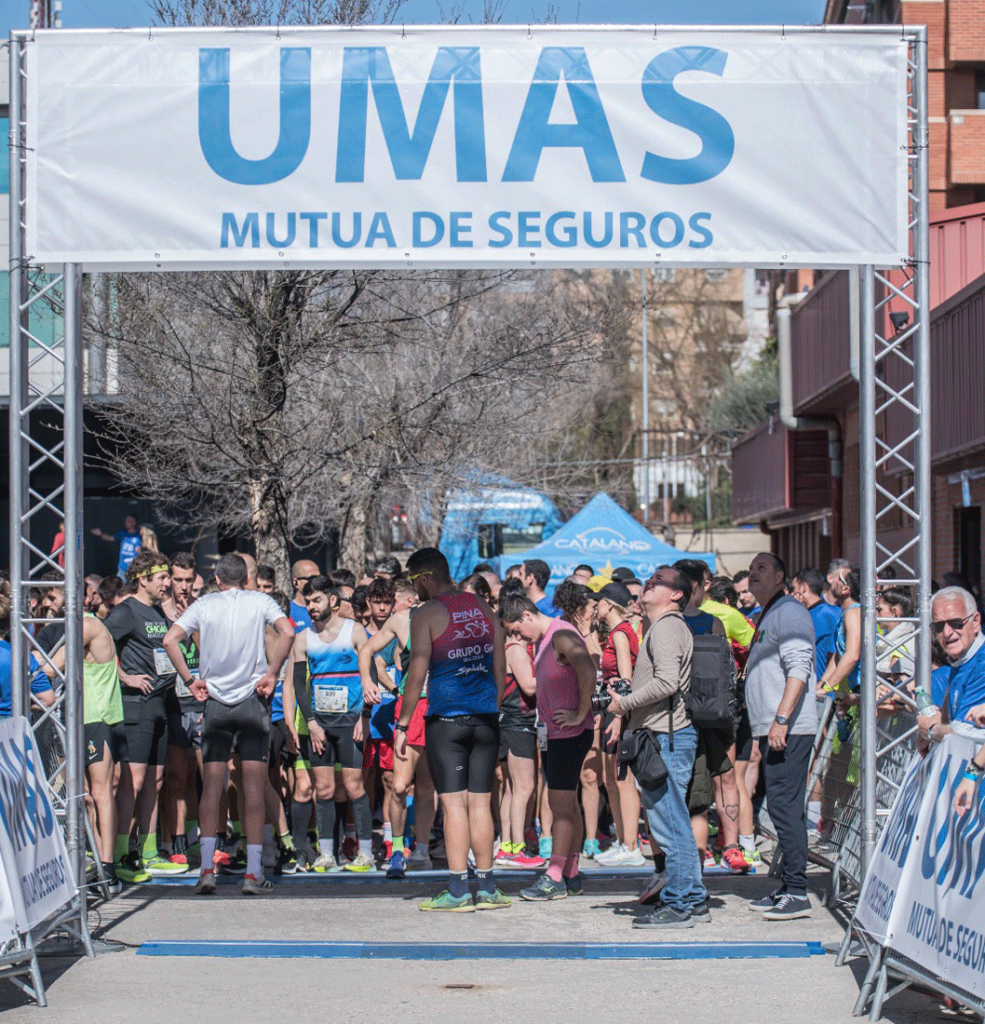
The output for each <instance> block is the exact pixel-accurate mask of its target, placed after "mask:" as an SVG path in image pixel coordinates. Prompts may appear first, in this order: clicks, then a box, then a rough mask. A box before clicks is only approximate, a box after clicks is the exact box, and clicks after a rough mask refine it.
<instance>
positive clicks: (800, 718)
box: [746, 552, 817, 921]
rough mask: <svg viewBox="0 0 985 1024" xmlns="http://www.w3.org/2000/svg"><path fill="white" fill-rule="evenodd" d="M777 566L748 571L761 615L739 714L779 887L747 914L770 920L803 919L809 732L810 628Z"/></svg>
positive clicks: (762, 564) (767, 558)
mask: <svg viewBox="0 0 985 1024" xmlns="http://www.w3.org/2000/svg"><path fill="white" fill-rule="evenodd" d="M786 574H787V570H786V566H785V565H784V564H783V561H782V560H781V559H779V558H777V556H776V555H772V554H770V553H769V552H762V553H760V554H758V555H756V557H755V558H754V559H753V560H752V564H751V565H750V566H749V589H750V590H751V591H752V592H753V594H755V595H756V598H757V600H758V601H759V604H760V607H761V608H762V609H763V611H762V614H761V615H760V617H759V625H758V627H757V629H756V633H755V635H754V637H753V640H752V644H751V645H750V647H749V660H748V661H747V662H746V707H747V708H748V709H749V724H750V726H751V728H752V735H753V738H754V739H757V740H758V741H759V747H760V750H761V752H762V756H763V761H762V765H763V769H762V770H763V780H764V781H765V783H766V803H767V805H768V807H769V812H770V818H772V820H773V824H774V825H775V826H776V834H777V839H778V842H779V846H780V850H781V852H782V853H783V886H782V888H780V889H778V890H777V891H776V892H774V893H771V894H770V895H769V896H764V897H763V898H762V899H758V900H755V901H754V902H753V903H752V904H750V909H751V910H756V911H763V917H765V918H767V919H769V920H771V921H785V920H789V919H792V918H797V917H808V916H809V915H810V912H811V901H810V899H809V898H808V896H807V815H806V813H805V806H804V798H805V794H806V790H807V772H808V768H809V766H810V758H811V749H812V747H813V744H814V733H815V732H816V731H817V703H816V701H815V699H814V684H815V668H814V624H813V622H812V620H811V616H810V612H808V611H807V609H806V608H804V606H803V605H802V604H801V603H800V602H799V601H797V599H796V598H794V597H792V596H788V595H785V594H784V580H785V578H786Z"/></svg>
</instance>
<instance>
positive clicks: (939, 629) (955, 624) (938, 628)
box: [930, 612, 975, 636]
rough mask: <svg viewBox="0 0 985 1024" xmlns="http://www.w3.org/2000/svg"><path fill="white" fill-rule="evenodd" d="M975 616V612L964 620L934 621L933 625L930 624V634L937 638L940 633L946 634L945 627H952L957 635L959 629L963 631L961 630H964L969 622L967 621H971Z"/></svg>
mask: <svg viewBox="0 0 985 1024" xmlns="http://www.w3.org/2000/svg"><path fill="white" fill-rule="evenodd" d="M974 614H975V613H974V612H972V613H971V615H966V616H965V617H964V618H963V619H935V620H934V621H933V622H932V623H931V624H930V632H931V633H933V634H934V635H935V636H937V635H938V634H940V633H943V632H944V627H945V626H950V627H951V629H953V630H954V632H955V633H957V631H958V630H959V629H961V628H962V627H963V626H964V624H965V623H966V622H967V621H968V620H969V619H970V618H971V617H972V616H973V615H974Z"/></svg>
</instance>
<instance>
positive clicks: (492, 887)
mask: <svg viewBox="0 0 985 1024" xmlns="http://www.w3.org/2000/svg"><path fill="white" fill-rule="evenodd" d="M475 874H476V877H477V878H478V879H479V892H490V893H492V892H495V891H496V883H495V882H494V881H493V873H492V868H486V870H485V871H481V870H480V869H479V868H476V869H475Z"/></svg>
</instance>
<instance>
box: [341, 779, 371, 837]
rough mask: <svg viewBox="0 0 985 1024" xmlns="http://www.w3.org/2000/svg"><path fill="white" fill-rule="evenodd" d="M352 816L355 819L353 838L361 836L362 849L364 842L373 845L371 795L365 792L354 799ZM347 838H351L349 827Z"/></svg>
mask: <svg viewBox="0 0 985 1024" xmlns="http://www.w3.org/2000/svg"><path fill="white" fill-rule="evenodd" d="M352 817H353V818H354V819H355V822H356V824H355V829H354V832H353V838H355V837H356V836H358V837H359V844H360V846H359V848H360V850H361V849H362V844H363V842H368V843H369V844H370V846H371V847H372V843H373V811H372V808H371V807H370V806H369V797H368V796H367V795H366V794H365V793H363V795H362V796H360V797H357V798H356V799H355V800H353V801H352ZM345 837H346V839H348V838H349V829H348V828H346V830H345Z"/></svg>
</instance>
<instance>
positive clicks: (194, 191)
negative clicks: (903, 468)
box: [26, 26, 908, 269]
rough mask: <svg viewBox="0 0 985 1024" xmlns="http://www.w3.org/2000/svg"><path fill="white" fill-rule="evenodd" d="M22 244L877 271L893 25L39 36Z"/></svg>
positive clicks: (885, 237) (889, 204)
mask: <svg viewBox="0 0 985 1024" xmlns="http://www.w3.org/2000/svg"><path fill="white" fill-rule="evenodd" d="M27 38H28V41H27V64H26V66H27V125H28V153H27V173H28V182H27V187H28V203H27V217H28V219H27V228H28V241H27V251H28V253H29V254H30V256H31V258H32V259H33V260H35V261H37V262H41V263H61V262H66V261H68V262H81V263H84V264H87V265H89V266H90V267H92V268H97V269H98V268H107V269H108V268H130V267H132V268H138V269H140V268H142V269H181V268H183V267H189V268H195V267H202V266H204V265H209V266H213V267H216V266H229V267H246V266H250V267H312V266H338V265H351V266H366V267H370V266H372V267H382V266H388V265H390V266H392V265H398V266H431V267H434V266H462V265H466V264H467V265H469V266H473V267H476V266H523V267H530V266H546V267H550V266H577V265H585V266H604V265H613V264H620V263H621V264H626V265H647V264H649V265H651V266H652V265H657V264H660V263H665V264H680V265H687V264H694V265H701V266H724V265H744V266H757V267H759V266H762V267H766V266H777V265H787V266H792V265H804V266H810V267H827V266H832V267H833V266H847V265H854V264H861V263H874V264H877V265H898V264H899V263H900V262H902V261H903V260H904V259H905V257H906V254H907V251H908V249H907V223H906V166H907V136H906V62H907V41H906V40H905V39H904V38H902V37H901V34H900V32H899V29H898V28H893V29H888V28H887V29H871V30H867V29H863V30H847V31H831V30H826V31H823V32H822V31H820V30H816V31H814V30H809V31H804V32H797V31H795V32H790V31H787V32H784V31H782V30H781V29H780V28H779V27H777V28H775V29H763V30H754V31H750V30H742V29H707V28H694V29H690V28H689V29H675V30H663V29H659V28H658V29H654V27H653V26H647V27H645V28H644V27H632V28H624V27H611V26H610V27H600V26H565V27H559V26H551V27H539V26H538V27H537V28H535V29H527V28H515V27H503V26H485V27H474V26H472V27H461V26H454V27H442V28H437V27H425V28H411V27H408V28H406V29H405V28H402V27H398V28H392V27H391V28H365V29H355V30H353V29H349V28H345V29H341V28H317V29H311V28H303V29H292V28H280V29H277V30H274V29H257V30H239V31H233V30H204V29H170V30H165V29H154V30H153V31H147V30H140V31H109V30H90V31H68V30H65V29H59V30H57V31H39V32H37V33H34V34H31V35H30V36H28V37H27Z"/></svg>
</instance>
